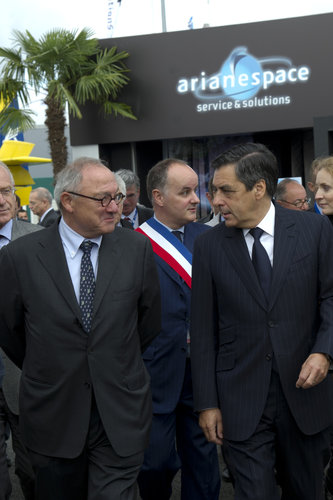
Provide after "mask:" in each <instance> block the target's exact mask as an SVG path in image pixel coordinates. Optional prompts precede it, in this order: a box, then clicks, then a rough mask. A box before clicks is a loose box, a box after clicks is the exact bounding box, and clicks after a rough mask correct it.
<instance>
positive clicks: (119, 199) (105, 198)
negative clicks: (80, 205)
mask: <svg viewBox="0 0 333 500" xmlns="http://www.w3.org/2000/svg"><path fill="white" fill-rule="evenodd" d="M67 193H69V194H74V196H80V197H81V198H88V200H94V201H99V202H100V204H101V205H102V207H107V206H108V205H110V203H111V201H114V202H115V204H116V205H119V203H121V202H122V201H123V199H124V198H125V195H124V194H123V193H117V194H115V195H114V196H111V195H110V194H106V195H104V196H103V198H94V197H93V196H87V195H86V194H81V193H74V191H67Z"/></svg>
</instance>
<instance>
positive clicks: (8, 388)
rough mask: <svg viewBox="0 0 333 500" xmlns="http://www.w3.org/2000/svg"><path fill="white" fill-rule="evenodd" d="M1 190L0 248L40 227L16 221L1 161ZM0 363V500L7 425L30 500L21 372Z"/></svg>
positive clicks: (5, 486)
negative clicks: (21, 425)
mask: <svg viewBox="0 0 333 500" xmlns="http://www.w3.org/2000/svg"><path fill="white" fill-rule="evenodd" d="M0 193H1V196H0V247H3V246H5V245H7V244H8V243H10V242H11V241H13V240H15V239H17V238H20V237H21V236H24V235H26V234H29V233H32V232H35V231H39V230H40V229H43V228H42V227H40V226H37V225H35V224H29V223H28V222H23V221H19V220H16V218H15V217H16V198H15V194H14V179H13V176H12V174H11V172H10V170H9V168H8V167H7V165H5V164H4V163H2V162H0ZM1 272H2V269H1ZM9 286H10V285H9ZM7 287H8V284H7ZM7 287H6V288H7ZM4 293H5V291H4ZM2 362H3V365H4V366H3V373H2V377H0V378H1V379H2V378H3V380H2V384H1V383H0V500H3V499H7V498H9V495H10V491H11V484H10V480H9V476H8V470H7V463H6V444H5V440H6V428H7V427H6V426H7V425H8V424H9V426H10V430H11V433H12V444H13V450H14V452H15V473H16V475H17V476H18V477H19V479H20V484H21V488H22V491H23V494H24V498H25V499H26V500H33V499H34V474H33V471H32V468H31V464H30V461H29V459H28V456H27V451H26V449H25V446H24V445H23V443H22V440H21V436H20V432H19V429H18V421H19V411H18V386H19V381H20V375H21V371H20V370H19V368H17V367H16V366H15V365H14V364H13V363H12V362H11V361H10V360H9V359H8V358H7V356H6V355H5V354H4V352H3V351H1V349H0V371H1V366H2ZM4 375H5V376H4ZM3 376H4V377H3ZM7 495H8V496H7Z"/></svg>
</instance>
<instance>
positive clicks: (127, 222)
mask: <svg viewBox="0 0 333 500" xmlns="http://www.w3.org/2000/svg"><path fill="white" fill-rule="evenodd" d="M121 224H122V226H123V227H127V228H128V229H134V228H133V222H132V221H131V218H130V217H123V218H122V219H121Z"/></svg>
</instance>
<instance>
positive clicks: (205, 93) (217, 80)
mask: <svg viewBox="0 0 333 500" xmlns="http://www.w3.org/2000/svg"><path fill="white" fill-rule="evenodd" d="M309 78H310V68H309V67H308V66H295V65H294V64H293V63H292V61H291V59H289V58H287V57H265V58H261V59H257V58H256V57H254V56H253V55H252V54H249V53H248V50H247V48H246V47H237V48H236V49H234V50H233V51H232V52H231V54H230V55H229V57H228V58H227V59H226V61H225V62H224V63H223V64H222V67H221V69H220V70H219V71H218V72H217V73H215V74H213V75H206V73H205V72H204V71H201V73H200V76H196V77H192V78H182V79H180V80H179V81H178V83H177V92H178V93H179V94H187V93H189V92H191V93H192V94H193V95H194V96H195V97H196V98H197V99H198V100H199V101H201V104H198V105H197V107H196V110H197V111H198V112H201V113H202V112H207V111H221V110H230V109H244V108H260V107H268V106H285V105H289V104H291V96H290V95H288V94H287V93H286V95H281V92H279V95H275V96H274V87H275V88H276V87H277V86H279V87H281V86H284V87H286V89H287V86H288V85H292V84H296V83H301V84H304V83H306V82H307V81H308V80H309Z"/></svg>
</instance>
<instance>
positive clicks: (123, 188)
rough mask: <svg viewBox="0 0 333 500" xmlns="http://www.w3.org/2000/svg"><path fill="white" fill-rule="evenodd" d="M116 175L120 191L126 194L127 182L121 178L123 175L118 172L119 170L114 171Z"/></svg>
mask: <svg viewBox="0 0 333 500" xmlns="http://www.w3.org/2000/svg"><path fill="white" fill-rule="evenodd" d="M113 173H114V176H115V178H116V182H117V184H118V189H119V191H120V192H121V193H122V194H123V195H124V196H126V184H125V181H124V180H123V179H122V178H121V176H120V175H119V174H118V172H113Z"/></svg>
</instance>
